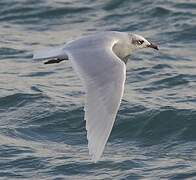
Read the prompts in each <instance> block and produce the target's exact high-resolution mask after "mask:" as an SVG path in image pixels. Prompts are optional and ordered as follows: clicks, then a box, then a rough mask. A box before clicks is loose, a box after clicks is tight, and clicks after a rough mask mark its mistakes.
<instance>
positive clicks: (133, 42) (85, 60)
mask: <svg viewBox="0 0 196 180" xmlns="http://www.w3.org/2000/svg"><path fill="white" fill-rule="evenodd" d="M143 48H153V49H156V50H158V46H157V45H155V44H153V43H151V42H149V41H148V40H146V39H145V38H144V37H142V36H140V35H137V34H134V33H128V32H116V31H107V32H99V33H95V34H93V35H88V36H84V37H81V38H78V39H76V40H73V41H70V42H68V43H66V44H64V45H62V46H59V47H56V48H51V49H45V50H38V51H36V52H35V53H34V55H33V59H34V60H47V61H46V62H45V64H53V63H59V62H61V61H63V60H71V64H72V66H73V69H74V70H75V72H76V73H77V74H78V76H79V78H80V79H81V81H82V83H83V85H84V88H85V92H86V99H85V107H84V111H85V116H84V119H85V120H86V130H87V140H88V149H89V155H90V156H91V159H92V160H93V161H94V162H97V161H98V160H99V159H100V157H101V155H102V153H103V151H104V147H105V145H106V142H107V140H108V138H109V135H110V133H111V130H112V127H113V125H114V121H115V118H116V114H117V111H118V109H119V106H120V103H121V99H122V96H123V91H124V83H125V79H126V63H127V60H128V58H129V56H130V55H131V54H132V53H133V52H134V51H136V50H139V49H143Z"/></svg>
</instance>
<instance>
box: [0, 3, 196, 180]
mask: <svg viewBox="0 0 196 180" xmlns="http://www.w3.org/2000/svg"><path fill="white" fill-rule="evenodd" d="M104 30H118V31H130V32H135V33H138V34H141V35H143V36H144V37H146V38H148V39H149V40H151V41H153V42H156V43H158V44H159V46H160V51H159V52H157V51H150V50H145V51H142V52H137V53H135V54H134V55H132V56H131V58H130V61H129V62H128V65H127V80H126V86H125V93H124V97H123V101H122V104H121V106H120V110H119V112H118V115H117V119H116V122H115V125H114V128H113V131H112V133H111V136H110V138H109V141H108V143H107V146H106V149H105V151H104V155H103V157H102V158H101V160H100V161H99V162H98V163H96V164H94V163H92V162H91V160H90V159H89V155H88V149H87V140H86V131H85V122H84V120H83V116H84V112H83V105H84V91H83V88H82V84H81V82H80V80H79V79H78V77H77V76H76V75H75V73H74V72H73V70H72V67H71V64H70V62H66V63H63V62H62V63H60V64H56V65H50V66H49V65H48V66H47V65H44V64H43V63H42V62H33V61H32V59H31V58H32V53H31V52H32V50H33V49H39V48H44V47H51V46H54V45H57V44H62V43H64V42H66V41H68V40H70V39H74V38H76V37H79V36H81V35H84V34H90V33H94V32H97V31H104ZM195 40H196V2H195V0H189V1H188V0H156V1H152V0H137V1H136V0H124V1H122V0H107V1H104V0H99V1H92V0H84V1H79V0H66V1H63V0H1V1H0V179H71V180H72V179H133V180H134V179H148V180H152V179H155V180H156V179H159V178H162V179H192V180H194V179H196V47H195V42H196V41H195Z"/></svg>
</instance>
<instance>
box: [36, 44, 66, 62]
mask: <svg viewBox="0 0 196 180" xmlns="http://www.w3.org/2000/svg"><path fill="white" fill-rule="evenodd" d="M33 60H47V62H45V64H52V63H59V62H61V61H63V60H68V56H67V54H66V52H65V50H64V46H59V47H52V48H48V49H43V50H38V51H35V52H34V53H33Z"/></svg>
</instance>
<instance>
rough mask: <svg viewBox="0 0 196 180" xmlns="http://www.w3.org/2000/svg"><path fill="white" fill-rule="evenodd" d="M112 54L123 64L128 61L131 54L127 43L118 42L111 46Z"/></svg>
mask: <svg viewBox="0 0 196 180" xmlns="http://www.w3.org/2000/svg"><path fill="white" fill-rule="evenodd" d="M112 50H113V52H114V53H115V54H116V56H118V57H119V58H120V59H121V60H122V61H124V62H125V63H126V62H127V60H128V57H129V55H130V54H131V53H132V49H131V48H130V46H129V44H128V43H125V42H123V43H121V42H118V43H116V44H115V45H114V46H113V49H112Z"/></svg>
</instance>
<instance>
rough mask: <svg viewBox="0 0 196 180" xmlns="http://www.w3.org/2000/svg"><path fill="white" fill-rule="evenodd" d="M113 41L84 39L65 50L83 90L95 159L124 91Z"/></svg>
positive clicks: (123, 78)
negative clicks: (83, 87) (84, 91)
mask: <svg viewBox="0 0 196 180" xmlns="http://www.w3.org/2000/svg"><path fill="white" fill-rule="evenodd" d="M80 43H81V44H82V47H81V45H80ZM115 43H116V40H115V39H104V40H103V39H102V40H100V41H99V40H97V39H95V42H93V43H91V41H89V40H88V39H87V40H83V42H79V43H78V44H73V46H72V45H70V47H69V48H68V50H67V51H68V54H69V57H71V58H70V59H71V62H72V64H73V68H74V69H75V71H76V72H77V73H78V75H79V77H80V78H81V79H82V81H83V83H84V86H85V89H86V102H85V108H84V110H85V120H86V130H87V139H88V148H89V154H90V155H91V156H92V159H93V161H94V162H97V161H98V160H99V159H100V157H101V155H102V153H103V150H104V147H105V144H106V142H107V140H108V138H109V135H110V133H111V130H112V127H113V124H114V121H115V117H116V114H117V111H118V109H119V106H120V102H121V98H122V95H123V91H124V82H125V71H126V68H125V64H124V63H123V62H122V61H121V60H120V59H119V58H118V57H117V56H116V55H115V54H114V53H113V51H112V47H113V45H114V44H115ZM79 46H80V48H78V47H79Z"/></svg>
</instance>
